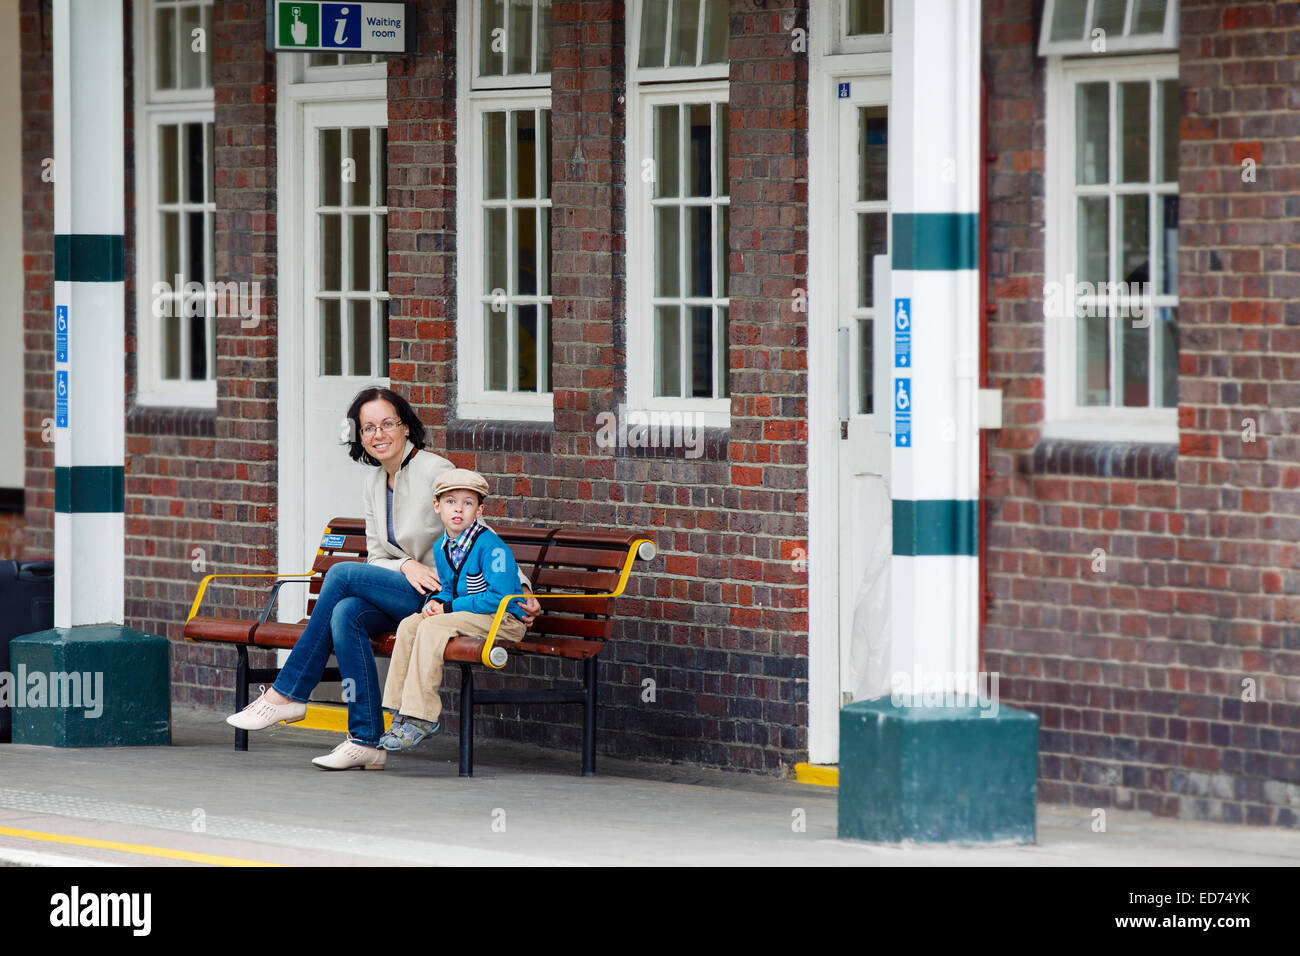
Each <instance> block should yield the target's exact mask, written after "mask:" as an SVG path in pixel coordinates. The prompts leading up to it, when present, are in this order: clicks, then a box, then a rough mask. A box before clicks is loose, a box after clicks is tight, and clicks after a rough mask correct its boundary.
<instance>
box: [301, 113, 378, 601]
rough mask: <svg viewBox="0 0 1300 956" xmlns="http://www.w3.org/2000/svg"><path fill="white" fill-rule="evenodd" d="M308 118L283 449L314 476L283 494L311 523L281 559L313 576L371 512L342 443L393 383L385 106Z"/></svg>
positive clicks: (361, 470) (361, 471) (363, 469)
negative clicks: (361, 408)
mask: <svg viewBox="0 0 1300 956" xmlns="http://www.w3.org/2000/svg"><path fill="white" fill-rule="evenodd" d="M297 112H298V116H299V120H300V125H299V126H298V127H297V129H296V130H295V131H294V132H295V134H297V135H296V136H295V137H294V139H295V140H296V144H295V145H296V146H297V149H296V150H295V151H296V152H297V154H298V155H300V156H301V165H300V166H299V167H298V168H299V170H300V178H299V179H298V180H297V181H296V182H294V183H291V184H288V188H290V189H294V190H297V193H296V196H295V199H296V201H295V202H294V203H292V208H293V209H295V210H296V213H295V215H294V219H295V222H294V223H293V228H294V229H295V231H296V234H297V242H296V243H294V244H293V245H294V248H293V249H292V250H291V251H290V250H286V251H289V255H288V256H285V255H284V254H283V253H282V257H281V265H282V273H281V275H282V281H284V280H288V281H293V282H294V284H295V287H296V288H295V291H296V293H297V294H296V295H295V296H294V297H293V300H292V301H294V302H296V303H297V305H296V307H293V308H292V309H291V312H290V314H288V315H286V314H285V313H284V312H281V315H280V320H281V322H282V323H287V324H288V325H287V330H288V334H287V335H286V334H285V331H284V330H283V329H282V337H281V342H282V347H293V345H292V344H291V343H294V342H296V343H297V347H298V348H299V349H300V352H299V353H298V354H299V355H300V356H301V360H300V361H301V364H300V368H301V376H302V377H301V381H302V385H301V387H302V405H301V407H302V410H303V420H302V430H301V433H300V434H301V439H300V441H299V442H295V444H296V445H297V447H296V448H293V447H291V446H286V445H284V444H282V446H281V453H282V454H285V455H288V454H296V455H298V456H301V464H300V467H301V470H300V471H299V472H298V473H299V474H300V475H302V476H303V479H304V480H303V481H302V484H301V492H300V493H298V494H288V493H285V492H286V489H283V488H282V489H281V491H282V495H281V513H282V515H283V514H284V513H285V512H287V511H288V510H289V509H297V510H299V514H298V515H294V516H293V519H296V520H295V524H297V523H298V522H300V524H298V526H299V527H300V528H301V538H300V540H299V541H298V542H297V544H296V547H295V546H294V544H293V543H292V542H286V546H287V547H288V548H290V549H291V552H292V553H291V554H285V555H282V556H281V563H282V566H283V567H284V569H285V570H290V568H289V567H288V565H293V566H294V567H293V568H292V570H297V571H304V570H307V569H308V568H310V567H311V562H312V560H313V557H314V555H315V553H316V548H317V546H318V544H319V543H320V535H321V530H322V529H323V528H324V527H325V524H326V522H328V521H329V519H331V518H334V517H336V516H352V517H360V516H361V515H362V507H363V506H362V500H361V497H362V495H361V490H362V485H363V483H364V481H365V478H366V475H367V474H368V473H369V471H370V469H369V468H368V467H367V466H365V465H363V464H359V463H354V462H353V461H352V460H351V459H350V458H349V457H348V455H347V449H346V448H345V447H344V446H343V444H341V442H342V441H343V440H345V439H346V438H348V437H349V424H348V421H347V417H346V412H347V408H348V405H349V404H350V402H351V401H352V398H353V396H355V395H356V393H357V392H358V391H359V390H360V389H362V388H364V387H366V386H368V385H387V384H388V293H387V291H386V287H387V206H386V189H387V185H386V182H385V172H386V155H387V149H386V136H387V130H386V126H387V122H388V119H387V116H388V113H387V105H386V104H385V102H384V101H382V100H377V101H366V102H352V101H345V102H314V103H313V102H308V103H304V104H301V106H299V108H298V110H297ZM305 590H306V589H305V588H301V587H295V588H290V589H287V590H286V591H285V592H284V593H283V598H282V601H281V607H282V619H284V618H289V619H294V620H296V619H297V617H300V616H301V615H302V614H303V613H305V610H306V597H305ZM289 592H292V595H291V594H290V593H289ZM295 615H296V616H295Z"/></svg>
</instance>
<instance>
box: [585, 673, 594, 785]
mask: <svg viewBox="0 0 1300 956" xmlns="http://www.w3.org/2000/svg"><path fill="white" fill-rule="evenodd" d="M583 671H584V673H583V677H584V681H583V683H584V684H586V688H587V699H586V701H584V702H583V705H582V775H583V776H584V777H590V776H592V775H593V774H595V772H596V658H594V657H588V658H587V659H586V661H584V662H583Z"/></svg>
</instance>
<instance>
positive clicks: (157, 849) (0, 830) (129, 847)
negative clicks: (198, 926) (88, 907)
mask: <svg viewBox="0 0 1300 956" xmlns="http://www.w3.org/2000/svg"><path fill="white" fill-rule="evenodd" d="M0 836H8V837H17V838H18V839H20V840H37V841H39V842H41V843H63V844H66V845H68V846H81V847H91V848H94V849H97V850H115V851H117V852H118V853H135V854H137V855H138V856H157V857H161V858H163V859H166V860H185V861H186V862H188V863H207V864H209V865H210V866H283V865H284V864H282V863H265V862H263V861H261V860H241V859H240V858H239V857H237V856H215V855H213V854H211V853H195V852H193V851H191V850H172V849H169V848H167V847H163V846H146V845H145V844H142V843H118V842H117V841H116V840H97V839H95V838H94V837H76V836H67V835H66V834H63V833H42V832H41V831H39V830H20V829H18V828H17V827H0Z"/></svg>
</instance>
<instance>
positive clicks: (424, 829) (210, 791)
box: [0, 707, 1300, 867]
mask: <svg viewBox="0 0 1300 956" xmlns="http://www.w3.org/2000/svg"><path fill="white" fill-rule="evenodd" d="M224 716H225V715H224V713H216V712H212V711H203V710H195V709H187V708H182V707H176V708H175V709H174V711H173V738H172V739H173V745H172V746H171V747H149V748H142V747H122V748H95V749H84V750H81V749H55V748H49V747H34V746H26V745H18V744H9V745H0V862H7V863H9V864H10V865H58V864H64V865H73V866H89V865H127V866H195V865H199V866H202V865H227V866H229V865H244V864H250V863H261V864H272V865H275V864H280V865H285V864H287V865H326V866H348V865H376V864H381V865H399V866H401V865H430V864H431V865H466V864H472V865H485V866H491V865H506V864H527V865H558V866H569V865H578V866H581V865H589V864H612V865H638V866H647V865H648V866H659V865H717V864H733V865H763V866H773V865H775V866H784V865H819V866H827V865H830V866H932V865H945V866H951V865H973V866H988V865H993V866H1144V867H1149V866H1189V865H1208V866H1277V865H1300V833H1296V832H1291V831H1286V830H1277V829H1260V828H1251V827H1234V826H1225V825H1219V824H1205V823H1193V822H1187V821H1180V820H1170V819H1163V818H1156V817H1151V816H1149V815H1147V814H1140V813H1121V812H1110V813H1108V814H1107V832H1105V833H1095V832H1093V831H1092V828H1091V823H1092V815H1091V812H1090V810H1089V809H1087V808H1065V807H1051V806H1041V805H1040V806H1039V808H1038V839H1039V842H1038V844H1037V845H1033V846H1005V847H1001V846H995V847H979V848H960V847H951V846H921V845H903V846H879V845H872V844H863V843H857V842H853V841H841V840H838V839H836V836H835V833H836V798H837V793H836V791H835V790H834V789H831V788H827V787H819V786H811V785H808V784H801V783H796V782H793V781H784V780H773V779H770V778H766V777H758V776H753V775H749V774H733V773H725V772H719V771H707V770H698V769H693V768H688V767H672V766H662V765H657V764H641V763H632V762H625V761H614V760H610V759H606V758H600V759H599V761H598V768H599V774H598V775H597V776H595V777H591V778H583V777H581V776H579V775H578V772H577V770H578V757H577V755H576V754H572V753H567V752H566V753H560V752H555V751H545V750H540V749H538V748H535V747H529V746H522V745H518V744H512V743H503V742H494V741H480V742H479V743H478V744H477V745H476V748H475V751H476V752H475V758H476V763H475V768H476V776H475V777H474V778H473V779H472V780H461V779H460V778H459V777H458V776H457V775H456V740H455V738H454V737H438V738H435V739H434V740H433V741H430V742H429V743H426V744H424V745H423V746H422V747H421V749H420V750H418V751H416V752H415V753H413V754H409V755H406V756H401V757H393V758H391V759H390V761H389V767H388V769H387V770H385V771H384V772H382V773H362V772H359V771H350V772H346V773H327V772H324V771H320V770H317V769H316V768H315V767H313V766H312V765H311V763H310V761H311V758H312V757H313V756H316V755H317V754H321V753H325V752H328V750H329V749H331V748H332V747H333V745H334V744H335V743H337V742H338V741H339V740H341V739H342V738H341V737H340V736H339V735H337V734H331V733H326V732H322V731H313V730H300V729H294V728H290V727H279V728H276V729H274V730H271V731H263V732H262V733H259V734H253V735H252V736H251V748H252V749H250V750H249V751H248V752H247V753H236V752H235V751H234V750H233V748H232V737H233V733H232V732H229V728H227V726H226V725H225V723H224V722H223V717H224ZM799 820H802V821H803V823H804V829H803V831H802V832H799V831H797V830H796V829H795V828H794V827H793V826H792V824H794V823H796V822H798V821H799ZM494 824H495V828H494Z"/></svg>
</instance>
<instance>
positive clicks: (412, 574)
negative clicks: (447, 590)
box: [400, 558, 442, 594]
mask: <svg viewBox="0 0 1300 956" xmlns="http://www.w3.org/2000/svg"><path fill="white" fill-rule="evenodd" d="M400 570H401V572H402V574H403V575H405V577H406V580H408V581H410V582H411V587H413V588H415V590H417V591H419V592H420V593H421V594H437V593H438V592H439V591H441V590H442V585H441V584H440V583H438V575H437V573H436V572H435V571H434V570H433V568H430V567H426V566H425V565H423V564H421V563H420V562H419V561H416V560H415V559H414V558H407V559H406V560H405V561H403V562H402V567H401V568H400Z"/></svg>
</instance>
